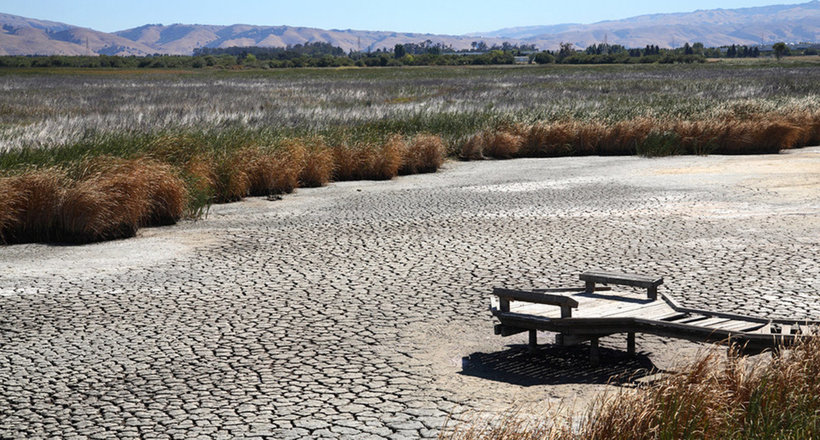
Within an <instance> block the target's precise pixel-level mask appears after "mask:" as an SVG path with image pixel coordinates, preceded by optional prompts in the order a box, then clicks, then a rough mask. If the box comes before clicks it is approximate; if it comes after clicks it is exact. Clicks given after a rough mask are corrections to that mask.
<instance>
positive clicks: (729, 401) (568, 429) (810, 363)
mask: <svg viewBox="0 0 820 440" xmlns="http://www.w3.org/2000/svg"><path fill="white" fill-rule="evenodd" d="M574 422H575V423H574ZM578 422H579V423H578ZM818 437H820V338H812V339H805V340H804V341H802V342H801V343H799V344H798V345H796V346H795V347H793V348H792V349H791V350H788V351H782V352H781V356H778V357H775V358H774V359H772V360H771V361H770V362H769V361H768V359H758V360H756V361H753V360H751V359H749V358H747V357H744V356H739V355H737V354H736V353H731V352H730V355H729V356H728V357H727V359H725V360H723V359H722V356H718V355H717V353H716V352H715V351H713V352H711V353H708V354H706V355H704V356H703V357H702V358H700V359H699V360H697V361H696V362H695V363H694V364H692V365H690V366H689V367H687V368H685V369H684V370H682V371H681V372H679V373H677V374H673V375H670V376H667V377H666V378H664V379H662V380H661V381H659V382H656V383H654V384H651V385H646V386H643V387H639V388H638V389H636V390H631V389H626V390H624V389H621V390H619V391H616V392H613V393H609V394H604V395H603V396H601V397H600V398H599V400H597V401H596V402H595V403H594V404H593V405H592V407H591V408H590V409H589V410H588V413H587V415H586V416H585V417H584V418H583V419H582V420H580V421H573V420H558V421H556V420H546V419H541V420H532V419H531V418H530V419H527V418H524V417H521V416H519V415H517V414H511V415H509V416H507V417H503V418H502V419H500V420H498V421H496V422H495V423H491V424H487V423H480V422H479V423H474V424H470V425H461V426H457V427H455V428H454V429H450V430H445V432H444V433H443V434H442V435H441V436H440V438H442V439H448V440H473V439H493V440H512V439H516V440H520V439H528V440H529V439H532V440H534V439H555V440H581V439H584V440H633V439H634V440H644V439H645V440H656V439H715V440H717V439H730V440H731V439H738V440H739V439H761V440H763V439H794V440H801V439H813V438H818Z"/></svg>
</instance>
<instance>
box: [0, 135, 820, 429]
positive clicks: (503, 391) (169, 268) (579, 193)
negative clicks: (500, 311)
mask: <svg viewBox="0 0 820 440" xmlns="http://www.w3.org/2000/svg"><path fill="white" fill-rule="evenodd" d="M819 176H820V148H810V149H803V150H799V151H793V152H789V153H787V154H781V155H776V156H747V157H721V156H711V157H676V158H665V159H651V160H650V159H643V158H636V157H614V158H601V157H587V158H558V159H527V160H514V161H503V162H502V161H498V162H496V161H488V162H471V163H448V164H447V165H446V166H445V168H444V170H443V171H441V172H439V173H437V174H432V175H418V176H408V177H402V178H398V179H395V180H393V181H389V182H350V183H340V184H333V185H331V186H329V187H327V188H319V189H300V190H298V191H297V193H295V194H293V195H288V196H286V197H285V198H284V200H282V201H279V202H268V201H265V200H264V199H248V200H246V201H244V202H241V203H235V204H229V205H221V206H214V207H213V208H212V209H211V212H210V215H209V216H208V218H207V219H205V220H203V221H199V222H185V223H182V224H180V225H178V226H174V227H167V228H155V229H149V230H143V231H141V233H140V236H139V237H137V238H134V239H130V240H123V241H117V242H110V243H100V244H95V245H90V246H83V247H69V246H46V245H18V246H11V247H4V248H1V249H0V437H2V438H43V437H61V438H131V437H134V438H137V437H141V438H190V437H197V436H201V437H203V438H234V437H270V438H303V437H341V438H417V437H431V436H435V435H436V433H437V431H438V430H439V429H440V428H441V427H442V425H443V424H444V423H445V421H446V420H447V418H448V417H453V418H454V419H456V420H459V419H470V417H471V414H475V413H476V412H481V411H490V412H492V411H503V410H504V409H505V408H507V407H508V405H510V404H513V403H517V404H519V405H528V406H529V407H543V406H544V405H545V404H558V402H563V403H562V404H563V405H572V403H573V402H578V403H580V404H583V403H585V402H586V401H588V399H589V398H590V396H593V395H594V394H595V393H597V392H599V391H600V390H603V389H606V388H608V387H611V385H605V384H606V381H607V378H608V377H609V376H610V375H611V374H617V373H619V372H624V371H625V372H630V371H635V370H636V369H638V368H645V367H652V366H654V367H658V368H668V367H670V366H671V365H674V363H675V362H677V361H680V360H681V359H689V358H691V356H692V355H693V354H694V353H695V352H696V351H697V350H698V349H699V348H700V347H699V346H698V345H696V344H691V343H686V342H680V341H675V340H669V339H662V338H652V337H645V338H641V339H639V340H638V347H639V350H642V351H643V355H642V356H640V357H639V358H638V359H637V360H630V359H628V358H626V357H625V355H624V354H623V352H622V351H621V350H623V345H624V341H622V340H621V339H622V338H617V337H610V338H607V339H606V340H605V341H604V342H603V345H604V347H609V350H605V353H604V361H603V364H602V365H601V366H600V367H599V368H593V367H591V366H590V365H589V364H588V363H587V361H586V358H585V356H584V352H583V350H580V351H579V349H555V348H549V347H546V348H545V349H544V350H543V351H542V352H541V353H539V354H538V355H537V356H535V357H532V356H529V355H528V354H526V352H525V351H524V350H523V349H522V348H521V346H519V345H516V344H521V343H522V342H523V341H524V339H523V338H524V337H523V336H522V337H521V338H518V337H512V338H500V337H497V336H494V335H493V334H492V324H493V321H492V319H491V316H490V314H489V312H488V311H487V306H488V302H489V296H488V292H489V291H490V289H491V287H492V286H493V285H506V286H513V287H531V286H545V285H566V284H569V285H577V284H578V283H579V282H578V281H577V280H576V274H577V273H578V272H580V271H583V270H586V269H589V268H603V269H616V270H623V271H631V272H646V273H657V274H660V275H663V276H664V277H665V279H666V283H665V285H664V286H662V289H665V291H666V292H668V293H670V294H671V295H673V296H674V297H675V298H676V299H678V300H679V301H680V302H682V303H683V304H685V305H689V306H697V307H706V308H717V309H721V310H728V311H732V312H740V313H749V314H754V315H761V316H794V317H796V318H801V317H804V318H806V317H811V318H820V301H818V299H820V298H819V297H820V293H818V291H819V290H820V264H818V263H820V261H819V260H820V257H819V256H818V255H820V233H819V232H820V200H819V199H820V197H819V196H818V194H820V177H819ZM519 336H521V335H519ZM548 337H549V335H542V340H546V339H547V338H548ZM508 344H513V345H508ZM450 423H451V424H452V423H455V422H453V421H451V422H450Z"/></svg>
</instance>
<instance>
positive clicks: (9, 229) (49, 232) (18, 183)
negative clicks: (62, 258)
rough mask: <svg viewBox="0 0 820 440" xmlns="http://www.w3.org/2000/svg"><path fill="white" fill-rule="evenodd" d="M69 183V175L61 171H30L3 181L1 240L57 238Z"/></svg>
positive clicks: (9, 241) (1, 187)
mask: <svg viewBox="0 0 820 440" xmlns="http://www.w3.org/2000/svg"><path fill="white" fill-rule="evenodd" d="M66 182H67V177H66V173H65V172H64V171H63V170H61V169H58V168H47V169H42V170H34V171H29V172H25V173H23V174H21V175H19V176H13V177H9V178H4V179H2V180H0V193H3V196H2V200H0V203H1V204H2V206H1V207H2V208H3V209H2V211H3V213H2V214H0V221H1V222H2V224H0V226H2V231H0V239H2V240H4V241H5V242H7V243H23V242H32V241H47V240H52V239H54V238H55V234H56V227H57V213H58V212H59V209H60V205H61V204H62V200H63V194H64V192H65V187H66Z"/></svg>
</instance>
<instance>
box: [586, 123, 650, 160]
mask: <svg viewBox="0 0 820 440" xmlns="http://www.w3.org/2000/svg"><path fill="white" fill-rule="evenodd" d="M661 125H662V124H661V123H659V122H658V121H656V120H654V119H650V118H636V119H633V120H630V121H619V122H617V123H615V124H613V125H611V126H600V128H599V129H598V130H600V131H601V132H602V139H601V140H600V141H598V142H597V152H598V154H600V155H603V156H606V155H628V154H635V152H636V151H637V150H638V146H639V145H641V144H642V143H643V142H645V141H646V139H647V137H649V134H650V133H652V131H653V130H656V129H658V128H659V126H661Z"/></svg>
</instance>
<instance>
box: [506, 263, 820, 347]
mask: <svg viewBox="0 0 820 440" xmlns="http://www.w3.org/2000/svg"><path fill="white" fill-rule="evenodd" d="M579 278H580V280H581V281H584V282H585V286H584V287H578V288H557V289H534V290H529V291H527V290H516V289H506V288H495V289H493V295H494V297H493V300H492V304H491V311H492V313H493V315H494V316H495V317H496V318H497V319H498V320H499V321H500V323H499V324H497V325H496V326H495V333H496V334H499V335H502V336H509V335H513V334H517V333H522V332H525V331H528V332H529V335H530V340H529V342H530V347H531V348H532V349H535V347H536V346H537V343H538V341H537V332H538V331H551V332H555V333H557V336H556V341H555V342H556V344H560V345H574V344H578V343H582V342H586V341H589V342H590V359H591V361H592V362H593V363H597V362H598V361H599V354H598V349H597V348H598V339H599V338H601V337H603V336H608V335H612V334H618V333H625V334H626V339H627V351H628V352H629V353H630V354H634V353H635V334H636V333H648V334H654V335H659V336H666V337H672V338H678V339H686V340H690V341H695V342H721V341H724V342H725V341H731V342H732V343H733V344H736V346H738V347H741V348H743V349H744V350H746V351H749V352H759V351H762V350H764V349H767V348H768V349H777V348H778V347H781V346H788V345H791V344H793V343H794V342H795V341H796V340H797V339H798V338H800V337H802V336H804V335H805V334H806V333H807V330H808V329H809V328H811V327H817V326H818V324H820V321H797V320H783V319H764V318H759V317H752V316H744V315H738V314H733V313H726V312H721V311H707V310H698V309H691V308H686V307H682V306H680V305H679V304H678V303H677V302H675V301H674V300H673V299H672V298H670V297H668V296H667V295H664V294H662V293H661V294H660V295H659V294H658V286H660V285H661V284H662V283H663V278H660V277H651V276H646V275H637V274H624V273H614V272H600V271H595V272H585V273H582V274H581V275H580V276H579ZM598 284H612V285H626V286H633V287H639V288H645V289H646V295H645V296H643V295H638V294H636V293H634V292H625V291H616V290H613V289H612V288H610V287H608V286H597V285H598ZM658 296H660V300H658Z"/></svg>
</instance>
